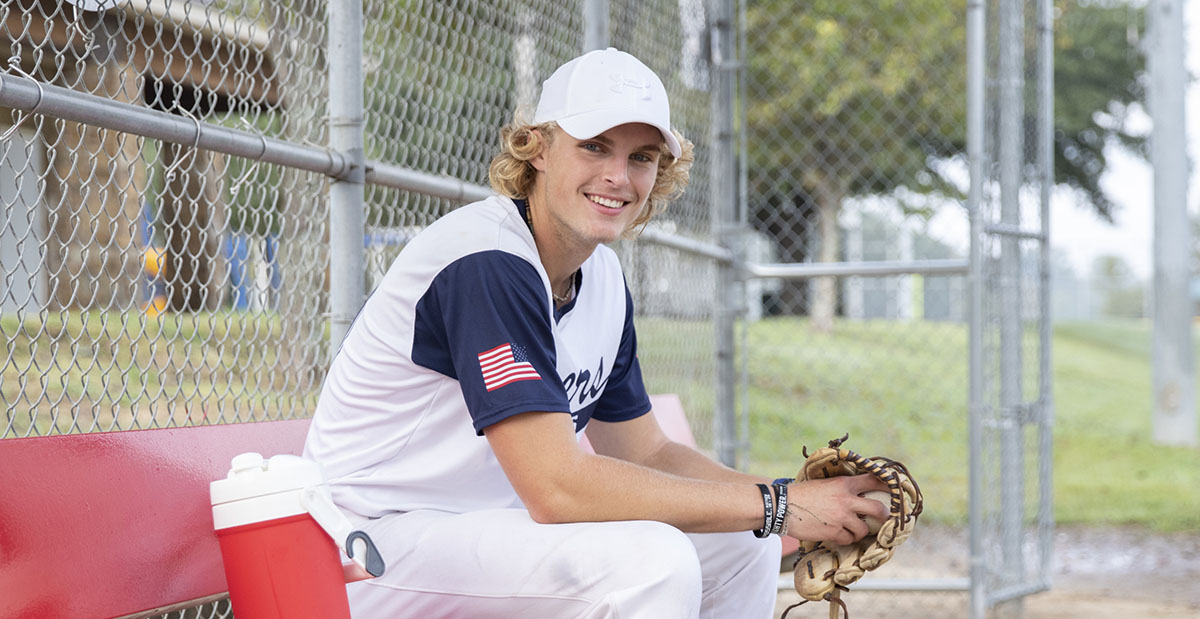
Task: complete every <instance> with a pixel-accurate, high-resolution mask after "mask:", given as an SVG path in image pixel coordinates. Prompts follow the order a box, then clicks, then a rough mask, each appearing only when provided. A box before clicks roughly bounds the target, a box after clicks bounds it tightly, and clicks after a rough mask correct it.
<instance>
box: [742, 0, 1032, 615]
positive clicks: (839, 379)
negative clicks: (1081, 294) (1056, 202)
mask: <svg viewBox="0 0 1200 619" xmlns="http://www.w3.org/2000/svg"><path fill="white" fill-rule="evenodd" d="M1048 6H1049V3H1046V2H1043V3H1037V4H1033V3H1016V2H1005V1H996V2H987V3H979V4H977V5H973V6H971V7H968V5H967V3H966V2H962V1H958V2H949V3H946V2H932V1H924V0H918V1H915V2H905V3H874V4H869V5H862V6H850V5H847V4H846V3H842V2H833V1H829V2H821V1H818V2H809V3H805V4H804V6H803V7H797V5H795V3H791V2H783V1H771V0H763V1H758V2H747V3H745V5H744V9H743V11H744V12H743V36H744V44H743V45H744V52H743V55H744V58H743V62H744V63H745V72H744V75H743V79H744V83H743V85H742V92H743V110H742V113H743V125H744V127H745V132H744V136H745V142H744V146H743V148H742V157H743V159H744V162H745V170H744V174H745V176H744V181H743V182H744V189H743V191H744V196H745V199H744V203H743V208H744V211H743V212H742V217H743V219H744V221H745V222H746V224H747V227H748V229H749V232H748V233H747V236H748V240H747V241H746V242H745V245H744V251H745V252H746V259H747V260H748V261H750V262H751V263H760V264H759V265H758V268H757V269H751V271H752V274H753V275H756V277H755V278H754V279H752V280H750V281H749V282H748V284H747V286H746V290H745V300H746V304H747V311H746V321H745V323H744V325H743V327H742V329H743V332H742V337H743V341H744V345H743V346H742V350H741V352H742V355H743V361H742V363H743V371H744V374H745V376H746V377H747V382H748V384H747V386H746V389H745V392H744V394H743V397H742V408H743V415H744V419H743V421H742V428H743V431H744V432H745V433H746V434H747V435H748V438H747V440H746V441H745V442H746V444H748V446H749V451H750V468H751V469H752V470H757V471H758V472H760V473H763V474H766V475H772V476H776V475H780V474H784V473H786V472H787V470H786V468H785V467H788V466H795V464H794V462H793V460H794V455H795V452H796V448H795V445H796V443H797V441H803V442H805V443H806V444H807V445H808V446H809V447H810V449H811V448H814V447H818V446H821V445H822V444H823V443H824V442H825V441H827V440H829V439H832V438H836V437H840V436H842V435H843V434H844V433H847V432H848V433H849V435H850V442H849V444H848V446H849V447H850V448H851V449H855V450H857V451H860V453H865V454H866V455H872V454H873V453H876V452H878V453H880V454H881V455H887V456H889V457H894V458H899V459H901V460H904V461H905V462H906V463H908V465H909V466H910V467H911V468H912V470H914V471H919V473H918V476H919V477H920V481H921V484H922V487H923V489H924V490H925V496H926V498H927V513H926V515H925V516H924V521H923V522H924V523H927V524H925V525H924V526H923V531H922V536H923V537H926V539H933V540H938V541H940V542H941V543H934V544H933V545H932V546H929V547H927V548H924V551H925V552H926V554H925V555H924V556H922V558H921V561H920V563H919V564H896V565H893V564H889V565H887V566H885V567H884V568H883V569H882V570H880V572H879V573H878V577H879V579H880V580H874V579H873V577H874V576H875V575H872V577H868V578H867V579H864V581H862V582H861V583H860V585H856V587H855V588H853V589H852V592H851V593H850V594H848V600H853V603H854V604H855V605H856V606H857V607H858V608H861V609H865V610H866V611H867V612H870V611H871V610H879V611H882V610H883V609H887V610H886V612H888V614H891V615H893V616H934V617H960V616H967V615H969V616H972V617H983V616H984V614H985V613H986V612H987V609H988V608H991V607H993V606H995V605H997V604H999V603H1001V602H1003V601H1004V600H1006V599H1019V598H1020V596H1022V595H1027V594H1028V593H1031V592H1034V591H1037V590H1040V588H1045V586H1046V585H1045V572H1044V569H1045V563H1044V559H1045V557H1046V554H1047V553H1048V548H1049V543H1050V540H1049V538H1048V536H1047V535H1046V531H1048V528H1046V525H1047V523H1048V519H1047V518H1045V516H1046V513H1045V512H1041V511H1039V509H1040V508H1041V507H1042V506H1044V505H1045V496H1047V495H1045V494H1044V493H1045V492H1048V490H1047V489H1046V488H1045V486H1046V482H1047V481H1048V466H1049V456H1048V442H1045V441H1048V421H1047V420H1048V417H1047V415H1046V414H1043V413H1044V412H1046V411H1047V410H1048V409H1047V408H1045V407H1043V405H1047V406H1048V403H1047V402H1045V401H1044V398H1046V394H1047V393H1048V384H1049V383H1048V378H1047V373H1048V371H1049V368H1048V364H1047V363H1046V359H1048V356H1041V355H1042V352H1043V351H1042V350H1041V349H1040V346H1041V342H1042V341H1043V339H1042V338H1044V337H1045V335H1046V332H1045V331H1043V330H1041V328H1042V327H1043V326H1044V325H1045V320H1046V315H1047V314H1046V311H1047V310H1046V307H1045V306H1044V305H1043V301H1044V300H1045V297H1044V294H1043V292H1044V290H1045V285H1046V282H1045V280H1044V279H1042V278H1041V273H1040V271H1039V269H1040V268H1041V265H1044V264H1045V262H1044V257H1043V256H1042V255H1041V253H1040V252H1041V249H1042V247H1043V245H1042V243H1043V241H1044V239H1045V230H1044V229H1043V228H1042V218H1041V215H1040V212H1039V205H1040V204H1044V203H1045V202H1046V201H1048V194H1044V195H1043V194H1039V189H1040V188H1042V187H1049V183H1050V182H1052V181H1051V180H1050V175H1049V173H1048V172H1045V170H1046V168H1045V167H1044V165H1043V164H1045V159H1044V158H1043V156H1042V155H1041V154H1040V151H1039V144H1040V142H1039V140H1041V139H1042V136H1043V135H1045V134H1044V133H1042V130H1043V128H1044V127H1045V125H1044V124H1042V123H1044V122H1045V121H1046V120H1047V119H1048V116H1042V115H1041V114H1042V113H1043V112H1046V113H1048V111H1047V110H1048V106H1047V105H1046V101H1045V100H1044V99H1043V98H1041V96H1040V93H1042V92H1043V91H1044V89H1046V88H1047V87H1048V85H1049V83H1048V82H1045V83H1042V82H1040V81H1039V79H1040V77H1041V76H1040V71H1041V69H1042V67H1043V66H1046V65H1045V64H1044V63H1045V61H1046V57H1045V56H1042V55H1040V54H1041V52H1042V51H1044V50H1045V49H1046V47H1045V46H1046V45H1047V39H1044V38H1041V35H1042V34H1045V33H1049V32H1050V31H1051V30H1052V28H1051V27H1050V20H1048V19H1046V15H1045V14H1043V13H1042V12H1041V11H1043V9H1045V8H1046V7H1048ZM972 14H975V15H978V16H979V18H982V23H983V24H986V30H974V31H972V32H969V31H971V27H970V26H969V21H970V20H971V19H972ZM1010 14H1016V15H1018V16H1020V19H1023V20H1025V21H1020V24H1021V25H1022V28H1023V32H1024V35H1023V36H1022V35H1017V36H1016V38H1010V39H1000V38H998V37H1000V35H999V34H997V33H999V32H1004V29H1005V28H1006V27H1007V28H1010V29H1011V27H1010V26H1007V25H1006V24H1008V23H1009V22H1006V21H1005V20H1004V19H1002V18H1005V16H1007V15H1010ZM1039 20H1040V21H1039ZM1018 21H1019V20H1018ZM985 37H986V46H985V49H986V50H987V53H986V56H984V55H980V56H978V57H976V58H975V59H972V58H970V56H971V54H970V53H969V50H970V48H971V45H972V43H973V41H977V42H979V43H984V42H985ZM1013 48H1016V49H1027V50H1028V51H1026V52H1024V53H1026V54H1028V57H1027V58H1023V59H1018V60H1017V61H1016V62H1017V64H1016V65H1014V66H1015V67H1016V74H1014V73H1012V72H1009V73H1005V72H1004V67H1005V64H1004V63H1005V62H1006V60H1005V57H1004V54H1005V53H1006V52H1008V51H1010V50H1012V49H1013ZM971 60H974V62H973V63H972V64H970V65H969V62H970V61H971ZM1022 72H1024V73H1022ZM973 79H979V80H986V84H987V89H986V91H985V92H983V93H982V94H983V95H984V96H983V97H975V98H974V99H972V97H973V96H974V95H972V94H968V81H969V80H973ZM981 83H983V82H981ZM1006 84H1007V85H1010V86H1008V87H1009V88H1010V89H1011V88H1012V86H1011V85H1012V84H1018V86H1017V87H1016V88H1017V89H1016V91H1015V92H1016V93H1017V94H1016V96H1017V99H1016V102H1015V104H1014V103H1013V102H1011V101H1010V102H1007V103H1006V102H1005V100H1004V99H1003V96H1005V94H1006V93H1007V92H1008V91H1005V90H1004V88H1005V85H1006ZM972 101H974V103H975V104H976V105H978V106H980V107H979V109H986V121H985V124H984V125H982V126H980V127H971V126H970V124H969V122H968V119H969V117H970V116H971V115H972V112H971V111H969V105H970V104H971V103H972ZM1006 105H1007V106H1008V107H1005V106H1006ZM1013 105H1016V107H1015V108H1014V107H1012V106H1013ZM1001 110H1008V111H1007V112H1004V111H1001ZM1004 114H1010V115H1011V114H1016V115H1017V116H1016V117H1017V118H1018V119H1020V120H1019V124H1018V125H1017V126H1015V127H1007V128H1006V125H1004V124H1003V123H1002V122H1001V121H1000V118H1001V117H1002V116H1003V115H1004ZM1012 139H1016V140H1018V141H1019V143H1018V145H1017V147H1016V149H1015V150H1014V149H1010V148H1009V147H1002V146H1001V144H1003V143H1004V140H1010V141H1011V140H1012ZM974 145H979V150H978V152H977V154H976V156H975V157H971V156H968V155H969V152H968V151H969V150H970V149H971V148H972V147H973V146H974ZM974 159H977V160H978V161H980V162H986V163H985V164H984V167H982V168H981V169H979V170H974V169H972V168H971V163H972V161H973V160H974ZM1006 169H1012V170H1016V171H1017V173H1018V175H1019V176H1018V177H1012V178H1009V177H1005V179H1006V180H1004V181H1001V180H1000V179H1001V177H1002V176H1003V175H1004V174H1006V172H1002V170H1006ZM1005 183H1008V184H1007V185H1005ZM976 184H977V185H978V187H980V188H985V189H984V190H983V192H982V193H981V195H980V197H978V198H976V197H974V196H973V195H972V194H973V192H974V190H975V186H976ZM1001 196H1003V197H1001ZM1001 201H1003V202H1005V203H1008V204H1020V205H1024V207H1023V208H1022V207H1021V206H1015V207H1012V206H1010V207H1009V210H1013V212H1015V213H1019V215H1017V216H1015V217H1013V216H1005V217H1004V218H1001V217H1000V210H1001V209H1000V207H999V206H998V204H999V203H1000V202H1001ZM973 209H974V210H975V211H976V213H977V216H976V217H975V218H974V219H975V220H978V221H973V218H972V216H971V212H972V210H973ZM1014 209H1015V210H1014ZM975 226H984V228H981V229H980V230H978V231H976V229H975ZM1006 226H1010V227H1012V228H1013V229H1014V231H1016V230H1019V231H1016V232H1013V233H1012V234H1010V233H1009V232H1010V231H1007V230H1006V228H1005V227H1006ZM1006 235H1007V236H1006ZM973 236H975V238H977V239H978V242H972V237H973ZM1001 238H1004V239H1009V240H1004V241H1002V240H1000V239H1001ZM1014 243H1015V244H1014ZM975 251H980V254H979V255H974V254H973V252H975ZM752 266H753V265H752ZM976 295H978V298H979V302H980V305H979V306H978V307H975V306H973V305H972V299H973V298H975V297H976ZM1014 303H1015V305H1014ZM975 329H977V331H974V330H975ZM976 346H979V348H978V350H976ZM1045 354H1046V355H1048V351H1047V352H1046V353H1045ZM1016 382H1019V383H1020V385H1021V387H1019V388H1016V391H1014V390H1013V389H1014V387H1012V386H1011V385H1009V386H1004V385H1006V384H1008V383H1014V384H1015V383H1016ZM1001 393H1004V394H1007V395H1005V396H1003V398H1002V397H1001V396H1000V395H999V394H1001ZM1021 394H1026V397H1022V396H1021ZM1002 399H1003V401H1004V402H1007V404H1005V405H1003V406H1001V405H1000V402H1001V400H1002ZM1018 411H1020V412H1021V414H1024V415H1025V417H1021V419H1022V421H1019V422H1018V421H1015V420H1016V417H1014V415H1017V414H1018ZM992 415H995V417H993V416H992ZM973 416H975V417H978V418H979V425H978V426H974V425H972V424H971V423H969V421H970V420H972V417H973ZM1001 420H1005V421H1001ZM1043 421H1047V422H1046V423H1043ZM1012 423H1016V424H1017V426H1016V428H1017V429H1013V430H1002V429H1001V427H1003V426H1005V425H1006V424H1012ZM1001 435H1003V438H1001ZM968 437H975V438H974V439H973V440H974V441H975V442H972V441H969V440H968ZM1001 445H1004V447H1001ZM1001 451H1002V452H1003V455H1001V454H1000V452H1001ZM974 457H978V458H979V459H978V461H976V460H973V458H974ZM1002 480H1004V481H1005V483H1004V484H1002V483H1000V482H1001V481H1002ZM1018 495H1019V496H1018ZM972 500H979V501H980V503H979V504H971V503H970V501H972ZM1013 509H1016V510H1018V511H1019V512H1020V515H1014V514H1012V513H1010V512H1011V510H1013ZM1038 514H1041V515H1042V516H1043V519H1042V520H1041V521H1037V516H1038ZM968 515H970V521H971V525H972V526H971V527H970V528H969V530H967V529H966V528H964V527H962V525H961V524H955V523H963V522H965V521H968ZM974 544H978V546H975V545H974ZM973 559H978V560H979V561H982V562H984V563H986V567H984V568H983V569H982V570H980V571H978V572H974V573H973V572H972V571H971V565H972V563H973V561H972V560H973ZM789 586H790V585H789V584H788V583H786V582H784V583H781V589H787V588H788V587H789ZM782 597H787V598H788V599H789V600H790V601H796V600H798V599H799V597H798V596H794V595H792V594H790V593H787V594H784V595H783V596H782ZM824 612H825V609H824V608H808V607H801V608H798V609H797V610H796V611H793V613H792V614H789V617H792V616H797V615H796V613H799V615H798V616H801V617H806V616H818V615H821V614H823V613H824ZM806 613H807V614H806Z"/></svg>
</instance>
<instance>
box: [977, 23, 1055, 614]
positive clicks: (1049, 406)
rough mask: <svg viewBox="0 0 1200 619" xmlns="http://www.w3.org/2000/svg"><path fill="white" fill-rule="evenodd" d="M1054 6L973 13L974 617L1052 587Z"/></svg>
mask: <svg viewBox="0 0 1200 619" xmlns="http://www.w3.org/2000/svg"><path fill="white" fill-rule="evenodd" d="M1053 10H1054V8H1053V4H1052V2H1050V1H1049V0H1039V1H1038V2H1036V3H1030V2H1018V1H1016V0H993V1H990V2H987V3H986V5H972V7H971V8H970V9H969V16H968V28H969V29H970V32H971V33H972V35H969V40H970V43H969V48H968V62H969V63H970V66H971V68H972V70H971V71H969V72H968V80H969V82H968V91H967V99H968V106H969V109H968V150H969V151H970V157H969V159H970V161H971V189H970V198H969V201H970V204H971V209H972V211H973V213H974V217H973V218H972V226H971V232H972V241H973V243H972V252H971V263H972V286H971V305H972V309H971V313H972V317H973V318H972V321H971V433H970V442H971V449H970V453H971V480H970V483H971V509H970V527H971V609H972V616H974V617H982V616H983V614H984V612H985V609H996V611H997V615H1001V616H1018V617H1019V616H1021V615H1022V605H1021V598H1023V597H1024V596H1026V595H1029V594H1031V593H1035V592H1038V591H1042V590H1045V589H1047V588H1049V577H1050V567H1051V566H1050V548H1051V543H1052V539H1051V537H1052V533H1053V505H1052V501H1051V499H1052V482H1051V464H1052V459H1051V441H1052V430H1053V419H1054V404H1053V400H1052V397H1051V389H1050V372H1051V367H1050V335H1051V332H1050V328H1051V325H1050V303H1049V284H1050V281H1049V278H1050V273H1049V268H1050V240H1049V232H1050V231H1049V224H1050V221H1049V219H1050V218H1049V213H1050V210H1049V209H1050V192H1051V189H1052V188H1053V184H1054V178H1053V171H1054V150H1053V133H1052V132H1053V75H1054V73H1053V71H1054V69H1053V60H1054V59H1053V27H1052V25H1053V13H1052V12H1053Z"/></svg>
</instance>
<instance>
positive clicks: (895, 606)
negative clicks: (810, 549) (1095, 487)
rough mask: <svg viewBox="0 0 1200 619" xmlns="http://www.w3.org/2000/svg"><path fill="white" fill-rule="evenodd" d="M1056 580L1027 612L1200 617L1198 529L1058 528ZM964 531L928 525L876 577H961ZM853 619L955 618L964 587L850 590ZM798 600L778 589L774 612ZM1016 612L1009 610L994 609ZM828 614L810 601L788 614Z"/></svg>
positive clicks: (1109, 618)
mask: <svg viewBox="0 0 1200 619" xmlns="http://www.w3.org/2000/svg"><path fill="white" fill-rule="evenodd" d="M1054 548H1055V550H1054V552H1053V554H1052V560H1051V565H1052V566H1053V586H1052V588H1051V589H1050V590H1049V591H1046V592H1043V593H1039V594H1037V595H1034V596H1031V597H1028V598H1026V599H1025V601H1024V608H1023V613H1022V616H1023V617H1024V619H1068V618H1071V619H1073V618H1081V619H1083V618H1086V619H1117V618H1121V619H1125V618H1131V617H1137V618H1141V617H1145V618H1148V619H1197V618H1198V617H1200V532H1194V533H1176V534H1156V533H1150V532H1146V531H1141V530H1137V529H1130V528H1104V529H1080V528H1060V529H1059V530H1058V531H1057V533H1056V535H1055V543H1054ZM967 556H968V546H967V537H966V534H965V532H963V531H962V530H956V529H949V528H944V527H932V526H931V527H925V528H923V529H921V530H919V531H918V532H917V535H915V536H914V537H913V538H912V539H910V540H909V542H907V543H906V544H905V547H904V548H903V550H902V552H899V553H897V555H896V557H895V559H893V561H892V562H890V563H889V564H888V565H886V566H884V567H883V568H882V569H881V570H880V573H879V576H880V577H881V578H965V577H966V575H967ZM843 595H844V597H843V599H844V600H846V601H847V604H848V605H849V608H850V612H851V617H853V618H854V619H870V618H875V617H886V618H887V619H918V618H920V619H959V618H962V617H966V616H967V612H968V611H967V609H968V604H969V598H968V595H967V594H966V593H914V592H898V593H892V592H868V591H850V592H849V593H845V594H843ZM798 601H800V596H799V595H797V594H796V593H795V592H794V591H790V590H785V591H780V595H779V598H778V603H777V605H776V611H775V616H776V618H778V617H780V616H781V615H782V613H783V611H784V609H785V608H787V607H788V606H789V605H791V604H794V603H796V602H798ZM993 614H994V615H995V616H996V617H997V619H999V618H1000V617H1013V616H1015V614H1014V613H1011V612H1003V613H993ZM827 617H829V611H828V608H827V606H826V605H825V604H823V603H822V604H816V603H809V604H806V605H804V606H801V607H798V608H796V609H794V610H792V611H791V612H789V613H788V619H809V618H820V619H825V618H827Z"/></svg>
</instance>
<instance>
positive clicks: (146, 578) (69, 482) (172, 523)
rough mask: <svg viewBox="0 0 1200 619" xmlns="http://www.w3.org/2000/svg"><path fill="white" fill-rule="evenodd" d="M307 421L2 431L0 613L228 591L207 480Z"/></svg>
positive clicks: (675, 422)
mask: <svg viewBox="0 0 1200 619" xmlns="http://www.w3.org/2000/svg"><path fill="white" fill-rule="evenodd" d="M652 399H653V403H654V410H655V415H656V416H657V417H658V420H659V423H661V424H662V426H663V429H664V430H665V431H666V433H667V435H668V436H670V437H671V438H672V439H674V440H676V441H679V442H682V443H686V444H689V445H692V446H695V444H696V441H695V438H694V437H693V435H692V432H691V429H690V428H689V427H688V423H687V418H686V417H685V416H684V413H683V407H682V405H681V404H680V402H679V398H678V397H676V396H674V395H661V396H654V397H653V398H652ZM308 425H309V420H307V419H297V420H288V421H270V422H262V423H244V424H231V425H218V426H198V427H189V428H171V429H158V430H131V431H124V432H105V433H95V434H70V435H60V436H46V437H34V438H21V439H5V440H0V470H2V471H4V484H3V487H2V489H0V617H14V618H20V619H54V618H60V617H61V618H64V619H76V618H79V617H105V618H111V617H129V616H145V615H151V614H157V613H161V612H168V611H171V610H175V609H179V608H185V607H188V606H193V605H195V604H199V603H203V602H207V601H211V600H215V599H219V598H221V597H222V596H223V595H224V594H225V592H226V590H227V587H226V584H225V574H224V570H223V568H222V564H221V552H220V548H219V546H218V544H217V537H216V534H215V533H214V532H213V530H212V508H211V505H210V502H209V494H208V485H209V483H210V482H211V481H213V480H215V479H220V478H223V477H224V476H225V474H226V473H227V472H228V470H229V462H230V460H231V459H232V458H233V456H235V455H237V454H239V453H244V452H247V451H257V452H259V453H262V454H264V455H275V454H296V455H299V453H300V450H301V448H302V446H303V443H304V436H305V433H306V432H307V431H308ZM785 552H786V549H785Z"/></svg>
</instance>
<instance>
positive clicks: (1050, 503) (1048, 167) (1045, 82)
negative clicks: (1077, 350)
mask: <svg viewBox="0 0 1200 619" xmlns="http://www.w3.org/2000/svg"><path fill="white" fill-rule="evenodd" d="M1038 39H1039V43H1038V52H1039V53H1040V54H1041V59H1040V61H1039V63H1038V97H1039V98H1040V104H1039V105H1038V137H1037V140H1038V169H1039V171H1040V175H1041V179H1040V183H1041V187H1040V189H1041V195H1040V196H1039V197H1040V199H1041V215H1040V217H1041V233H1042V240H1041V248H1040V250H1041V251H1040V258H1039V265H1038V286H1039V289H1040V297H1039V298H1040V300H1041V303H1040V307H1039V308H1038V313H1039V314H1040V316H1041V323H1040V325H1039V329H1038V337H1039V346H1038V357H1039V359H1038V401H1039V402H1041V407H1040V408H1041V410H1040V413H1041V414H1040V415H1038V424H1039V425H1038V484H1039V486H1038V491H1039V494H1038V496H1039V498H1038V531H1039V533H1040V536H1039V539H1038V544H1039V545H1040V546H1041V549H1040V552H1039V555H1040V557H1041V565H1040V568H1039V572H1040V573H1039V578H1040V580H1041V582H1042V584H1043V585H1045V586H1046V587H1049V586H1050V585H1049V581H1050V570H1051V561H1050V555H1051V553H1050V548H1051V546H1052V544H1053V543H1054V540H1053V536H1054V475H1053V472H1054V469H1053V467H1054V454H1053V443H1054V391H1053V385H1052V382H1051V371H1050V368H1051V356H1050V350H1051V349H1050V347H1051V341H1052V339H1051V338H1052V336H1053V320H1052V318H1053V316H1051V313H1050V308H1051V299H1050V295H1051V294H1052V292H1053V289H1052V288H1051V286H1050V253H1051V251H1050V250H1051V246H1050V194H1051V191H1052V190H1053V189H1054V2H1053V0H1038Z"/></svg>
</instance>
